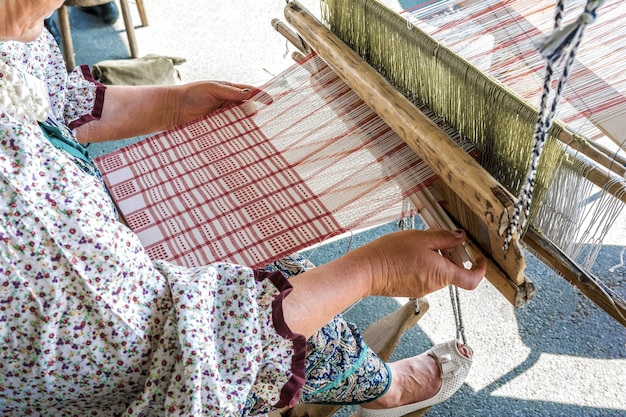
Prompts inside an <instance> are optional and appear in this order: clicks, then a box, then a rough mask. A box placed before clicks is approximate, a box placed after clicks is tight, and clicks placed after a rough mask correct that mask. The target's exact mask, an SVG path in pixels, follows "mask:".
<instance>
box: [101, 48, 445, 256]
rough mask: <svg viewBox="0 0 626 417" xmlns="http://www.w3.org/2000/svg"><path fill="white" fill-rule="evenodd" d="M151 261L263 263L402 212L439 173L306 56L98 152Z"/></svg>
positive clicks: (108, 180) (319, 63)
mask: <svg viewBox="0 0 626 417" xmlns="http://www.w3.org/2000/svg"><path fill="white" fill-rule="evenodd" d="M96 163H97V164H98V166H99V167H100V169H101V171H102V174H103V177H104V179H105V181H106V183H107V186H108V188H109V190H110V192H111V195H112V196H113V198H114V199H115V200H116V202H117V204H118V206H119V208H120V210H121V211H122V213H123V214H124V216H125V218H126V221H127V222H128V224H129V226H130V227H131V228H132V229H133V230H134V231H135V232H136V233H137V234H138V236H139V238H140V239H141V241H142V243H143V244H144V245H145V247H146V249H147V251H148V253H149V255H150V256H151V257H152V258H153V259H163V260H168V261H171V262H174V263H177V264H182V265H186V266H197V265H204V264H207V263H210V262H214V261H230V262H235V263H240V264H245V265H248V266H251V267H258V266H262V265H265V264H266V263H268V262H270V261H272V260H275V259H277V258H279V257H281V256H284V255H286V254H289V253H292V252H294V251H297V250H299V249H302V248H305V247H308V246H310V245H313V244H315V243H318V242H320V241H322V240H324V239H326V238H328V237H329V236H332V235H336V234H339V233H342V232H345V231H347V230H352V229H354V228H356V227H359V226H369V225H374V224H380V223H381V222H383V221H389V220H391V219H395V218H399V217H400V215H401V214H402V213H401V212H400V211H401V209H400V207H401V201H402V199H403V198H404V197H405V196H407V195H409V194H411V193H414V192H415V191H417V190H419V189H421V188H423V187H425V186H427V185H428V184H430V183H431V182H433V181H434V180H435V177H434V175H433V173H432V171H431V170H430V169H429V168H428V166H426V164H424V163H423V162H421V161H420V160H419V159H418V158H417V156H416V155H415V154H414V153H413V152H412V151H411V149H410V148H408V146H406V145H405V144H404V142H402V140H401V139H400V138H399V137H398V136H397V135H395V134H394V133H393V132H392V131H391V130H390V129H389V128H388V127H387V126H386V125H385V124H384V123H383V122H382V121H381V120H380V119H379V118H378V117H377V116H376V115H375V114H374V113H373V112H372V111H371V110H370V109H369V108H368V107H367V106H366V105H365V104H364V103H363V102H362V101H361V100H360V99H359V98H358V96H357V95H356V94H355V93H354V92H352V91H351V90H350V89H349V88H348V87H347V86H346V85H345V84H344V83H343V82H342V81H341V80H340V79H339V78H338V77H337V76H336V75H335V74H334V73H333V72H332V71H331V70H330V69H329V68H328V67H327V66H326V65H325V64H323V62H322V61H321V60H320V59H319V58H317V57H315V56H313V57H309V58H308V59H307V60H306V61H304V62H302V63H301V64H300V65H295V66H294V67H292V68H291V69H289V70H287V71H286V72H285V73H283V74H281V75H280V76H278V77H276V78H274V79H273V80H271V81H270V82H269V83H268V84H266V85H265V86H263V87H262V92H260V93H259V94H257V95H256V96H255V97H253V98H252V99H251V100H249V101H248V102H246V103H243V104H241V105H238V106H233V107H230V108H228V109H225V110H223V111H220V112H217V113H214V114H211V115H209V116H207V117H204V118H202V119H200V120H197V121H195V122H192V123H189V124H186V125H183V126H181V127H178V128H175V129H173V130H170V131H168V132H165V133H161V134H158V135H155V136H153V137H151V138H148V139H146V140H143V141H141V142H139V143H137V144H134V145H131V146H129V147H126V148H123V149H120V150H119V151H116V152H114V153H111V154H109V155H106V156H104V157H101V158H98V159H97V160H96Z"/></svg>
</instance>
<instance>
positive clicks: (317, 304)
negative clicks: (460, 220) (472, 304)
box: [283, 230, 487, 337]
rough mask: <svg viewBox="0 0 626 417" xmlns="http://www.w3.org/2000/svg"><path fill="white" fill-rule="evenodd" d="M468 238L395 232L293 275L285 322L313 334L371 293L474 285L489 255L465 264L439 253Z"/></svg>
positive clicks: (441, 233) (413, 292)
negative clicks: (469, 266)
mask: <svg viewBox="0 0 626 417" xmlns="http://www.w3.org/2000/svg"><path fill="white" fill-rule="evenodd" d="M464 239H465V234H464V232H462V231H458V232H448V231H442V230H438V231H422V230H409V231H403V232H396V233H392V234H389V235H386V236H383V237H381V238H379V239H377V240H375V241H373V242H371V243H369V244H367V245H364V246H361V247H359V248H357V249H355V250H353V251H351V252H349V253H348V254H346V255H344V256H343V257H341V258H338V259H336V260H334V261H332V262H329V263H327V264H324V265H321V266H318V267H316V268H313V269H310V270H308V271H306V272H305V273H303V274H299V275H296V276H294V277H291V278H290V279H289V283H290V284H291V285H292V287H293V290H292V292H291V293H290V294H289V295H288V296H287V297H285V299H284V300H283V317H284V319H285V323H287V326H289V328H290V330H291V331H292V332H293V333H298V334H302V335H304V336H305V337H309V336H311V335H312V334H313V333H314V332H316V331H317V330H318V329H319V328H321V327H322V326H323V325H324V324H325V323H327V322H328V321H329V320H331V319H332V318H333V317H334V316H335V315H336V314H339V313H340V312H342V311H343V310H345V309H346V308H347V307H349V306H350V305H352V304H353V303H354V302H356V301H358V300H360V299H361V298H365V297H367V296H370V295H380V296H394V297H422V296H424V295H426V294H429V293H431V292H434V291H437V290H439V289H441V288H445V287H446V286H448V285H456V286H458V287H459V288H464V289H467V290H471V289H474V288H476V286H477V285H478V283H479V282H480V281H481V280H482V278H483V277H484V275H485V272H486V268H487V267H486V265H487V264H486V262H485V260H484V259H482V258H481V259H477V260H476V265H474V266H473V267H472V269H465V268H462V267H458V266H456V265H455V264H453V263H452V262H451V261H450V260H448V259H446V258H444V257H443V256H441V255H440V254H439V250H445V249H451V248H454V247H456V246H458V245H460V244H461V243H462V242H463V240H464Z"/></svg>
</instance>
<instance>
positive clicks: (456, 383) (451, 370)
mask: <svg viewBox="0 0 626 417" xmlns="http://www.w3.org/2000/svg"><path fill="white" fill-rule="evenodd" d="M457 343H458V342H457V341H456V340H452V341H449V342H446V343H441V344H438V345H436V346H433V347H432V348H431V349H430V350H429V351H428V352H426V353H427V354H428V355H430V356H432V357H433V358H435V360H436V361H437V364H438V365H439V369H440V371H441V388H439V392H437V394H435V395H434V396H432V397H430V398H428V399H426V400H423V401H419V402H416V403H413V404H407V405H402V406H400V407H394V408H388V409H384V410H373V409H370V408H362V407H361V408H360V416H361V417H402V416H404V415H407V414H409V413H412V412H414V411H417V410H421V409H423V408H426V407H430V406H433V405H435V404H439V403H440V402H442V401H445V400H447V399H448V398H450V397H451V396H452V394H454V393H455V392H456V391H457V390H458V389H459V388H461V385H463V381H465V378H466V377H467V374H469V370H470V367H471V366H472V355H473V352H472V349H471V348H470V347H469V346H465V347H466V348H467V349H468V350H469V352H470V357H469V358H467V357H465V356H463V354H462V353H461V352H459V349H458V346H457Z"/></svg>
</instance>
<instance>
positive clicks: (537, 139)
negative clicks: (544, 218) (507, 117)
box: [503, 0, 605, 253]
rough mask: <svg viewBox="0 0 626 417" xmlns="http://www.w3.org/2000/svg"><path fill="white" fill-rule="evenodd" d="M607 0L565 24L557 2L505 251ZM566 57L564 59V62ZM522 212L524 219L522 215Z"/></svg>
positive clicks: (597, 0) (592, 2) (520, 224)
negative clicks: (589, 32) (581, 51)
mask: <svg viewBox="0 0 626 417" xmlns="http://www.w3.org/2000/svg"><path fill="white" fill-rule="evenodd" d="M604 1H605V0H588V1H587V5H586V6H585V9H584V11H583V12H582V14H581V15H580V16H579V17H578V19H577V20H576V21H574V22H572V23H570V24H568V25H566V26H564V27H562V21H563V14H564V3H565V0H559V1H558V2H557V6H556V13H555V25H554V32H553V33H552V35H550V37H548V39H547V40H546V41H545V42H544V44H543V45H542V47H541V49H540V52H541V54H542V55H543V57H544V58H545V59H546V73H545V78H544V85H543V92H542V96H541V102H540V105H539V115H538V118H537V123H536V127H535V135H534V138H533V139H534V144H533V150H532V155H531V160H530V165H529V167H528V171H527V173H526V178H525V180H524V182H523V185H522V188H521V190H520V192H519V195H518V198H517V204H516V206H515V208H514V211H513V215H512V217H511V220H510V222H509V226H508V228H507V231H506V236H505V240H504V247H503V250H504V252H505V253H506V252H507V251H508V249H509V245H510V243H511V240H512V239H513V235H514V234H515V232H516V231H517V230H520V231H521V230H523V229H524V226H525V223H526V220H527V219H528V216H529V214H530V205H531V201H532V195H533V189H534V185H535V178H536V176H537V167H538V166H539V161H540V158H541V152H542V150H543V147H544V145H545V143H546V138H547V136H548V133H549V131H550V128H551V127H552V122H553V120H554V116H555V114H556V110H557V105H558V103H559V101H560V98H561V95H562V93H563V88H564V87H565V84H566V82H567V78H568V77H569V74H570V69H571V67H572V64H573V63H574V58H575V56H576V51H577V50H578V46H579V45H580V42H581V40H582V36H583V33H584V30H585V28H586V27H587V25H589V24H591V23H593V22H594V21H595V20H596V11H597V9H598V8H599V7H600V6H601V5H602V4H603V3H604ZM563 60H564V62H563ZM559 63H561V64H562V70H561V75H560V77H559V82H558V84H557V87H556V90H555V92H554V95H553V97H552V102H551V103H549V101H550V92H551V85H552V81H553V79H554V78H555V73H556V68H557V67H558V66H559ZM522 213H523V220H521V221H520V219H522Z"/></svg>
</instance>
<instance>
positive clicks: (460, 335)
mask: <svg viewBox="0 0 626 417" xmlns="http://www.w3.org/2000/svg"><path fill="white" fill-rule="evenodd" d="M448 288H449V289H450V301H451V302H452V311H453V313H454V321H455V323H456V340H457V341H461V342H463V344H464V345H466V344H467V340H466V339H465V326H464V325H463V316H462V314H461V298H460V297H459V288H458V287H455V286H454V285H450V286H449V287H448Z"/></svg>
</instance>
